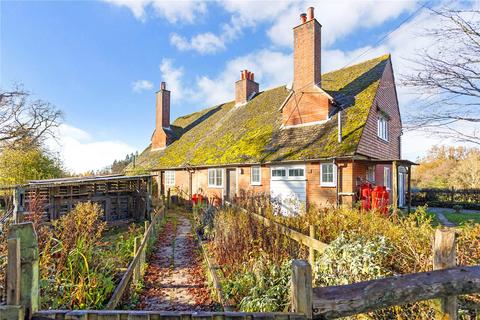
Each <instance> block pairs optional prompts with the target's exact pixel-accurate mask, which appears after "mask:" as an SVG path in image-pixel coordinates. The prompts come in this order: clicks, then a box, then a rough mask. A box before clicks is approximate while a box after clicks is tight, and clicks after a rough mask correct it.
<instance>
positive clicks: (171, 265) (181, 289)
mask: <svg viewBox="0 0 480 320" xmlns="http://www.w3.org/2000/svg"><path fill="white" fill-rule="evenodd" d="M202 263H203V260H202V256H201V255H200V253H199V251H198V246H197V243H196V241H195V238H194V235H193V232H192V224H191V222H190V220H189V219H188V218H187V217H186V213H185V212H180V210H177V209H176V210H175V211H169V212H168V214H167V222H166V224H165V227H164V228H163V231H162V232H160V234H159V238H158V241H157V243H156V245H155V247H154V249H153V253H152V255H151V256H150V258H149V261H148V267H147V270H146V273H145V277H144V290H143V292H141V294H140V297H139V303H138V304H137V309H141V310H158V311H215V308H216V305H215V302H214V301H213V300H212V298H211V296H210V290H209V288H208V287H207V284H206V277H205V274H204V269H203V266H202Z"/></svg>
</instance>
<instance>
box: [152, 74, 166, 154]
mask: <svg viewBox="0 0 480 320" xmlns="http://www.w3.org/2000/svg"><path fill="white" fill-rule="evenodd" d="M155 113H156V114H155V120H156V121H155V132H154V134H153V137H152V149H153V150H155V149H162V148H165V147H166V146H167V144H168V136H167V134H166V133H165V130H164V129H163V128H169V127H170V91H168V90H166V89H165V82H162V86H161V88H160V90H159V91H157V94H156V106H155Z"/></svg>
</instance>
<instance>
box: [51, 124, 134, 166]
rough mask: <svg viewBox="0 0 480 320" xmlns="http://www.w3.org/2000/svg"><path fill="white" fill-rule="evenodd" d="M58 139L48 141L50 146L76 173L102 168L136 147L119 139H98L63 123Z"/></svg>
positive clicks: (59, 129)
mask: <svg viewBox="0 0 480 320" xmlns="http://www.w3.org/2000/svg"><path fill="white" fill-rule="evenodd" d="M56 136H57V137H58V141H53V140H50V141H48V146H49V147H50V148H51V149H52V150H53V151H55V152H58V153H59V154H60V155H61V156H62V160H63V161H64V164H65V166H66V168H67V169H68V170H70V171H73V172H74V173H83V172H86V171H89V170H98V169H102V168H104V167H106V166H108V165H110V164H112V162H113V161H114V160H118V159H124V158H125V156H126V155H127V154H129V153H132V152H134V151H135V149H134V148H133V147H132V146H130V145H128V144H126V143H124V142H121V141H117V140H96V139H95V138H94V136H93V135H91V134H89V133H88V132H86V131H84V130H82V129H80V128H76V127H74V126H70V125H67V124H62V125H61V126H60V127H59V128H58V132H57V134H56Z"/></svg>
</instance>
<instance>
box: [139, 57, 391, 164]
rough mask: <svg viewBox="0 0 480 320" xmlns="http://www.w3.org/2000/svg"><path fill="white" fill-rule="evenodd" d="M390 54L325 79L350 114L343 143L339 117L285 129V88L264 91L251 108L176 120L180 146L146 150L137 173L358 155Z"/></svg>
mask: <svg viewBox="0 0 480 320" xmlns="http://www.w3.org/2000/svg"><path fill="white" fill-rule="evenodd" d="M388 59H389V55H384V56H381V57H378V58H376V59H372V60H368V61H365V62H363V63H360V64H357V65H354V66H351V67H348V68H344V69H340V70H337V71H333V72H329V73H326V74H323V75H322V88H323V89H324V90H325V91H327V92H328V93H329V94H330V95H331V96H333V97H334V100H335V101H336V102H337V103H338V104H340V106H341V107H342V108H343V109H344V110H345V111H344V112H343V115H342V123H343V126H342V127H343V132H342V135H343V141H342V142H341V143H338V141H337V125H336V124H337V115H336V114H335V115H334V116H333V117H332V118H331V119H330V120H329V121H327V122H326V123H323V124H319V125H311V126H305V127H296V128H290V129H281V122H282V119H281V118H282V117H281V112H280V111H279V108H280V106H281V105H282V103H283V102H284V100H285V99H286V97H287V96H288V94H289V91H288V89H287V88H286V87H285V86H281V87H278V88H274V89H270V90H266V91H263V92H260V93H259V94H258V95H256V96H255V97H254V98H253V99H252V100H250V101H249V102H248V104H246V105H243V106H239V107H235V103H234V101H231V102H228V103H224V104H221V105H218V106H215V107H212V108H208V109H205V110H202V111H199V112H195V113H192V114H190V115H186V116H182V117H179V118H178V119H176V120H175V121H174V122H173V124H172V130H173V132H174V135H175V137H176V141H175V142H173V143H172V144H171V145H169V146H168V147H167V148H166V149H164V150H159V151H150V147H147V148H146V149H145V150H144V151H143V152H142V153H141V154H140V156H139V157H138V159H137V160H136V162H135V163H136V165H135V169H133V168H132V167H130V168H129V169H130V170H132V169H133V171H134V172H140V171H147V170H150V169H160V168H174V167H185V166H203V165H224V164H234V163H263V162H273V161H282V160H302V159H319V158H329V157H338V156H347V155H353V154H354V153H355V151H356V148H357V145H358V143H359V141H360V137H361V135H362V131H363V127H364V126H365V123H366V121H367V117H368V113H369V110H370V107H371V106H372V103H373V100H374V98H375V94H376V92H377V88H378V85H379V82H380V78H381V76H382V74H383V71H384V69H385V66H386V64H387V61H388Z"/></svg>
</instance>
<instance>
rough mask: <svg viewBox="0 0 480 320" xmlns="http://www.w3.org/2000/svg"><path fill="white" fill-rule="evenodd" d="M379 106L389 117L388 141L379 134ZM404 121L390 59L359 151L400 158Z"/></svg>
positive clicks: (373, 156) (370, 155)
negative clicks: (402, 120)
mask: <svg viewBox="0 0 480 320" xmlns="http://www.w3.org/2000/svg"><path fill="white" fill-rule="evenodd" d="M377 106H378V108H379V109H380V110H382V111H383V112H386V113H387V114H388V115H389V117H390V120H389V123H388V131H389V132H388V133H389V141H388V142H386V141H384V140H382V139H380V138H379V137H378V136H377V119H378V116H379V115H380V113H379V111H378V110H377ZM401 130H402V123H401V119H400V111H399V107H398V101H397V93H396V89H395V81H394V76H393V70H392V65H391V61H390V60H389V61H388V63H387V66H386V67H385V71H384V73H383V76H382V78H381V80H380V86H379V89H378V91H377V95H376V97H375V99H374V103H373V107H372V109H371V110H370V113H369V115H368V119H367V123H366V124H365V128H364V129H363V134H362V138H361V139H360V143H359V145H358V148H357V153H359V154H362V155H366V156H369V157H372V158H377V159H399V158H400V143H399V141H400V140H399V138H400V135H401Z"/></svg>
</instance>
